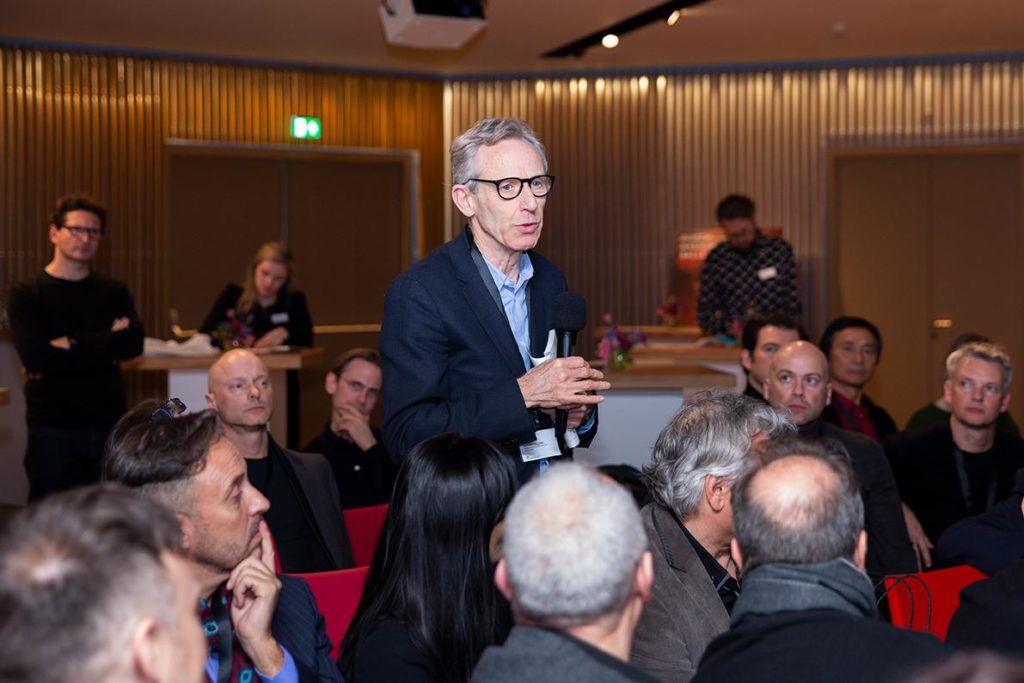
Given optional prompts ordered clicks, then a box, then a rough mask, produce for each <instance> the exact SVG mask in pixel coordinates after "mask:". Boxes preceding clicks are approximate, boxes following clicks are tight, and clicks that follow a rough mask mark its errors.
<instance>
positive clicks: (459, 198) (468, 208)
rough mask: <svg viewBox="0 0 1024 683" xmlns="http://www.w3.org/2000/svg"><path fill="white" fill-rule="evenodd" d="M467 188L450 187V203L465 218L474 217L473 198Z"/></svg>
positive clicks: (459, 186)
mask: <svg viewBox="0 0 1024 683" xmlns="http://www.w3.org/2000/svg"><path fill="white" fill-rule="evenodd" d="M471 194H472V193H471V192H470V191H469V188H468V187H466V186H465V185H452V203H454V204H455V207H456V208H457V209H458V210H459V213H461V214H462V215H463V216H465V217H466V218H472V217H473V216H475V215H476V208H475V207H474V206H473V198H472V196H471Z"/></svg>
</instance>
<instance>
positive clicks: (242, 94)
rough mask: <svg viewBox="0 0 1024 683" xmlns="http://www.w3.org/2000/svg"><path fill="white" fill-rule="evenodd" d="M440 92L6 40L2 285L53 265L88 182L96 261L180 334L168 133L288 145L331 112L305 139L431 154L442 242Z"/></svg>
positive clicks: (426, 192)
mask: <svg viewBox="0 0 1024 683" xmlns="http://www.w3.org/2000/svg"><path fill="white" fill-rule="evenodd" d="M442 92H443V85H442V83H441V82H440V81H431V80H414V79H406V78H386V77H369V76H361V75H348V74H341V73H335V72H327V71H313V70H299V69H282V68H268V67H260V66H250V65H244V66H240V65H232V64H224V63H205V62H198V61H184V60H171V59H158V58H136V57H132V56H121V55H108V54H93V53H88V52H67V51H52V50H42V49H25V48H20V47H4V46H2V45H0V130H2V134H0V293H2V292H3V291H5V290H6V288H7V287H8V286H9V285H10V284H11V283H13V282H15V281H17V280H19V279H21V278H24V277H26V276H28V275H30V274H31V273H34V272H36V271H37V270H38V269H39V268H40V267H42V266H43V265H44V264H45V263H46V262H47V261H48V260H49V258H50V256H51V253H52V252H51V249H52V248H51V246H50V245H49V242H48V239H47V234H46V226H47V224H48V216H49V213H50V211H51V210H52V205H53V201H54V200H55V199H56V197H58V196H60V195H62V194H65V193H67V192H71V191H77V190H84V191H86V192H89V193H90V194H92V195H94V196H95V197H96V198H97V199H99V200H100V201H101V202H103V203H104V204H106V205H107V207H108V210H109V217H108V223H109V232H108V235H107V237H105V238H104V241H103V245H102V246H101V249H100V252H99V256H98V259H97V264H96V265H97V267H98V269H100V270H102V271H104V272H107V273H109V274H111V275H113V276H114V277H117V278H120V279H122V280H124V281H125V282H127V283H128V285H129V286H130V287H131V290H132V292H133V293H134V296H135V301H136V307H137V308H138V310H139V312H140V314H141V315H142V317H143V320H144V323H145V325H146V329H147V332H148V333H149V334H151V335H153V336H159V337H166V336H168V331H167V329H168V328H167V325H168V322H167V315H166V301H167V292H166V288H165V284H164V283H165V270H164V265H163V262H162V260H161V253H160V252H161V246H162V245H163V244H164V232H163V230H164V225H163V221H164V215H165V212H164V206H163V202H164V191H165V188H164V181H165V179H164V172H165V169H164V161H165V159H164V147H163V141H164V140H166V139H170V138H184V139H190V140H197V141H214V142H234V143H252V144H287V143H289V142H290V140H289V137H288V124H289V118H290V116H291V115H292V114H307V115H314V116H320V117H321V118H322V120H323V129H324V132H323V138H322V139H321V140H319V141H308V142H303V143H298V144H308V145H317V146H362V147H380V148H405V149H416V150H419V152H420V155H421V157H420V168H421V183H422V218H423V224H424V228H425V242H426V246H427V247H430V246H435V245H437V244H439V243H440V242H441V241H442V239H443V232H444V230H443V222H444V218H443V217H444V202H446V201H447V198H446V196H445V194H444V190H443V186H444V181H443V177H442V176H443V168H444V161H443V158H444V153H445V152H444V149H443V138H444V133H443V122H442ZM329 218H330V219H331V220H344V216H332V217H329ZM324 229H325V230H329V229H332V228H331V225H330V224H329V222H327V221H325V226H324ZM366 229H372V226H366ZM196 246H197V248H200V247H201V245H196ZM0 296H2V294H0ZM146 374H148V373H146ZM134 393H136V394H138V392H134ZM143 393H146V391H145V390H143Z"/></svg>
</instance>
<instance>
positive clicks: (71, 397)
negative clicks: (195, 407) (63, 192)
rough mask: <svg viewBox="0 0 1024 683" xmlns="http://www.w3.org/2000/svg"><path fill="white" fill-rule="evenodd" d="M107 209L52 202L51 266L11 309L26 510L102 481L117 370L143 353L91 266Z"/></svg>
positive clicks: (124, 296)
mask: <svg viewBox="0 0 1024 683" xmlns="http://www.w3.org/2000/svg"><path fill="white" fill-rule="evenodd" d="M105 220H106V210H105V209H104V208H103V207H102V206H100V205H99V204H97V203H96V202H94V201H93V200H91V199H90V198H88V197H86V196H84V195H69V196H66V197H62V198H60V199H59V200H57V207H56V210H55V211H54V214H53V220H52V222H51V223H50V227H49V234H50V242H51V243H52V244H53V259H52V260H51V261H50V262H49V263H48V264H47V265H46V267H45V268H44V269H43V271H42V272H40V273H39V274H37V275H35V276H33V277H31V278H29V279H28V280H25V281H24V282H21V283H19V284H17V285H15V286H14V287H13V288H12V289H11V293H10V298H9V300H8V306H7V311H8V316H9V319H10V326H11V332H12V337H13V341H14V346H15V348H16V349H17V351H18V355H19V356H20V357H21V362H22V364H23V365H24V366H25V377H26V381H25V403H26V407H27V410H26V420H27V422H28V447H27V449H26V452H25V470H26V473H27V474H28V481H29V493H28V498H29V501H35V500H39V499H40V498H43V497H44V496H46V495H48V494H50V493H53V492H56V491H62V490H65V489H71V488H74V487H76V486H81V485H85V484H89V483H93V482H96V481H99V462H100V457H101V456H102V455H103V442H104V441H105V440H106V438H107V433H108V432H109V431H110V428H111V427H112V426H113V425H114V423H115V422H117V419H118V418H119V417H120V416H121V414H122V413H123V412H124V411H125V397H124V388H123V386H122V384H121V371H120V369H119V368H118V362H119V361H123V360H128V359H129V358H134V357H135V356H138V355H139V354H141V353H142V338H143V332H142V323H141V322H140V321H139V316H138V315H137V314H136V313H135V306H134V304H133V303H132V297H131V294H130V293H129V292H128V288H127V287H126V286H125V285H124V284H123V283H121V282H119V281H117V280H114V279H112V278H108V277H105V276H103V275H99V274H96V273H93V272H92V270H91V269H90V266H89V263H90V261H91V260H92V258H93V256H95V255H96V251H97V249H98V248H99V245H100V242H101V239H102V237H103V235H104V227H105Z"/></svg>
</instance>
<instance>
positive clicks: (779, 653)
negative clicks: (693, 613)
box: [693, 438, 948, 683]
mask: <svg viewBox="0 0 1024 683" xmlns="http://www.w3.org/2000/svg"><path fill="white" fill-rule="evenodd" d="M762 462H763V463H764V464H763V465H762V466H761V467H760V468H751V469H750V470H748V471H747V472H746V473H745V474H744V475H743V476H741V477H740V479H739V481H737V483H736V485H735V486H734V487H733V489H732V507H733V526H734V528H735V537H734V538H733V541H732V554H733V557H734V558H735V560H736V562H737V564H739V566H740V569H741V571H742V585H743V592H742V593H741V594H740V596H739V598H738V599H737V601H736V607H735V608H734V609H733V611H732V624H731V627H730V630H729V631H728V632H726V633H724V634H722V635H721V636H719V637H718V638H716V639H715V640H714V641H712V643H711V644H710V645H709V646H708V648H707V650H706V651H705V653H704V658H703V659H702V660H701V662H700V666H699V667H698V669H697V676H696V677H695V678H694V679H693V680H694V681H695V683H718V682H724V681H744V682H745V681H751V680H756V681H759V682H760V683H774V682H775V681H778V682H779V683H781V682H783V681H785V682H786V683H789V682H790V681H830V682H833V683H835V682H839V683H842V682H843V681H850V682H851V683H854V682H856V683H863V682H864V681H870V682H871V683H886V682H887V681H903V680H907V678H908V674H913V672H915V671H917V670H919V669H921V668H922V667H925V666H928V665H930V664H933V663H935V662H938V661H940V660H943V659H944V658H945V657H946V656H947V653H948V648H947V647H946V646H945V645H944V644H943V643H941V642H939V641H938V640H936V639H935V638H934V637H932V636H931V635H927V634H923V633H915V632H913V631H907V630H903V629H897V628H895V627H893V626H890V625H889V624H886V623H884V622H881V621H879V620H878V619H877V612H876V609H875V596H874V592H873V591H872V589H871V582H870V581H869V580H868V578H867V576H866V575H865V574H864V562H865V557H866V555H867V547H868V543H869V539H868V537H867V534H866V533H864V503H863V501H862V500H861V497H860V491H859V490H858V486H857V480H856V478H855V476H854V474H853V471H852V470H851V469H850V466H849V465H848V464H847V462H846V459H845V458H843V457H840V456H838V455H836V454H834V453H832V452H830V451H829V449H828V448H827V447H826V446H825V445H824V444H823V443H821V442H817V441H810V440H804V439H798V438H789V439H783V440H779V441H776V442H775V443H772V444H770V445H769V446H768V447H766V448H764V449H763V450H762Z"/></svg>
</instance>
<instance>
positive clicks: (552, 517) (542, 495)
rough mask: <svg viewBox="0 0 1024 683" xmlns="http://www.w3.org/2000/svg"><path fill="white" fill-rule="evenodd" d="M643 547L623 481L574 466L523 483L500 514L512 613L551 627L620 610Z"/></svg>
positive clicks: (559, 467) (644, 539)
mask: <svg viewBox="0 0 1024 683" xmlns="http://www.w3.org/2000/svg"><path fill="white" fill-rule="evenodd" d="M645 550H647V537H646V535H645V534H644V529H643V524H642V522H641V520H640V512H639V510H637V507H636V503H635V502H634V501H633V497H632V496H631V495H630V494H629V492H628V491H626V489H625V488H623V487H622V486H621V485H619V484H617V483H616V482H614V481H612V480H611V479H609V478H608V477H605V476H604V475H602V474H600V473H599V472H597V471H596V470H595V469H593V468H592V467H589V466H587V465H582V464H579V463H564V464H559V465H555V466H554V467H552V468H551V470H550V471H548V472H546V473H544V474H542V475H540V476H538V477H535V478H534V479H533V480H532V481H531V482H530V483H528V484H526V486H524V487H523V488H522V489H521V490H520V491H519V493H518V494H517V495H516V497H515V498H514V499H513V501H512V504H511V505H509V508H508V513H507V514H506V516H505V537H504V541H503V551H504V558H505V565H506V567H507V569H508V578H509V584H510V586H511V587H512V605H513V609H514V611H515V612H516V613H517V614H519V615H522V616H525V617H527V618H529V619H531V620H533V621H537V622H540V623H542V624H545V625H547V626H552V627H554V628H570V627H572V626H577V625H580V624H586V623H591V622H593V621H595V620H597V619H599V618H601V617H603V616H605V615H610V614H614V613H616V612H618V611H620V610H621V609H622V608H623V607H625V605H626V602H627V600H628V599H629V596H630V594H631V591H632V588H633V582H634V577H635V575H636V568H637V564H638V563H639V561H640V557H641V556H642V555H643V553H644V551H645Z"/></svg>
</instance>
